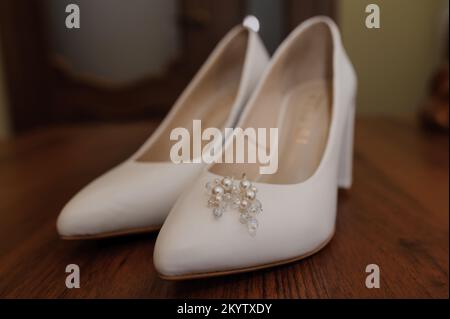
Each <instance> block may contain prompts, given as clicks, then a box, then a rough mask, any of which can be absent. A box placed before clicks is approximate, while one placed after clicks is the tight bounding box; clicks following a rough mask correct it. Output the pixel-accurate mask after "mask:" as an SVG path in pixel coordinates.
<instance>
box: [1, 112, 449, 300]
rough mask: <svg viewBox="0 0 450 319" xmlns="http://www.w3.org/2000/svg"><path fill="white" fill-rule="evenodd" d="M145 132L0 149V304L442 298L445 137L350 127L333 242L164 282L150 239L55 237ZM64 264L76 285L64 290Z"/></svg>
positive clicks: (50, 133)
mask: <svg viewBox="0 0 450 319" xmlns="http://www.w3.org/2000/svg"><path fill="white" fill-rule="evenodd" d="M154 127H155V124H154V123H153V124H152V123H150V124H149V123H139V124H127V125H97V126H85V127H70V128H69V127H68V128H52V129H49V130H43V131H39V132H36V133H33V134H30V135H27V136H23V137H21V138H18V139H17V140H15V141H11V142H6V143H5V142H3V143H2V142H0V297H8V298H17V297H19V298H34V297H39V298H79V297H81V298H86V297H89V298H97V297H104V298H110V297H113V298H116V297H123V298H132V297H135V298H166V297H180V298H191V297H192V298H367V297H368V298H384V297H414V298H422V297H423V298H444V297H445V298H448V296H449V295H448V289H449V284H448V266H449V264H448V258H449V255H448V254H449V250H448V248H449V246H448V243H449V233H448V226H449V219H448V218H449V217H448V216H449V215H448V214H449V199H448V191H449V189H448V188H449V180H448V160H449V158H448V155H449V153H448V137H447V135H439V134H436V133H424V132H422V131H420V130H419V129H418V128H417V127H416V126H415V125H414V124H413V122H412V121H404V120H394V119H387V118H372V119H359V120H358V121H357V130H356V141H355V143H356V149H355V163H354V187H353V189H352V190H351V191H350V192H347V193H341V194H340V197H339V207H338V219H337V231H336V235H335V237H334V239H333V240H332V241H331V243H330V244H329V245H328V246H327V247H325V249H323V250H322V251H320V252H319V253H317V254H316V255H314V256H312V257H310V258H307V259H305V260H303V261H300V262H296V263H293V264H290V265H285V266H280V267H276V268H272V269H268V270H263V271H257V272H253V273H248V274H240V275H235V276H228V277H221V278H211V279H202V280H193V281H185V282H169V281H164V280H162V279H160V278H158V276H157V275H156V273H155V269H154V266H153V263H152V253H153V246H154V243H155V238H156V235H157V234H148V235H139V236H134V237H127V238H116V239H108V240H97V241H62V240H60V239H59V238H58V236H57V234H56V230H55V220H56V217H57V215H58V213H59V211H60V209H61V208H62V207H63V205H64V204H65V203H66V202H67V201H68V200H69V199H70V198H71V196H72V195H74V194H75V192H77V191H78V190H79V189H80V188H81V187H83V186H84V185H85V184H86V183H88V182H89V181H90V180H92V179H93V178H94V177H96V176H98V175H99V174H101V173H103V172H105V171H106V170H107V169H109V168H111V167H113V166H114V165H116V164H118V163H119V162H121V161H122V160H124V159H125V158H126V157H127V156H128V155H130V154H131V153H132V152H133V151H134V150H135V149H136V148H137V147H138V146H139V145H140V144H141V143H142V142H143V141H144V140H145V138H146V136H147V135H149V133H151V131H152V130H153V128H154ZM293 244H295V243H293ZM72 263H74V264H78V265H79V266H80V268H81V288H80V289H71V290H69V289H67V288H66V287H65V278H66V273H65V267H66V265H67V264H72ZM368 264H377V265H379V267H380V269H381V288H380V289H367V288H366V287H365V278H366V275H367V274H366V273H365V268H366V265H368Z"/></svg>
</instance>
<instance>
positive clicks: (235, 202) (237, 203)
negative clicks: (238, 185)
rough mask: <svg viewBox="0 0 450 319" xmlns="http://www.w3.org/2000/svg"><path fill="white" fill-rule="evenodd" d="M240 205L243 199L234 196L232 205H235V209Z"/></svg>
mask: <svg viewBox="0 0 450 319" xmlns="http://www.w3.org/2000/svg"><path fill="white" fill-rule="evenodd" d="M240 205H241V200H240V199H239V198H234V199H233V201H232V203H231V207H233V208H234V209H237V208H239V206H240Z"/></svg>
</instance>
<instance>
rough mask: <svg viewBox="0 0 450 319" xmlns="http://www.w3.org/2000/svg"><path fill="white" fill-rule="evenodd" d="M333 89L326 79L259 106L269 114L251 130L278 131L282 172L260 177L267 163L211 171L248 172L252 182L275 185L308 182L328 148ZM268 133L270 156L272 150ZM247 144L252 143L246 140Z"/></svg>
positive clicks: (224, 173) (218, 167)
mask: <svg viewBox="0 0 450 319" xmlns="http://www.w3.org/2000/svg"><path fill="white" fill-rule="evenodd" d="M330 87H331V85H330V83H329V81H326V80H314V81H308V82H304V83H302V84H300V85H297V86H294V87H292V88H290V90H289V91H287V93H286V94H284V95H277V96H275V95H273V96H272V97H270V96H268V97H267V98H266V99H265V100H266V101H267V102H268V103H271V104H272V105H271V106H267V107H264V106H262V107H261V108H260V107H259V106H256V107H257V108H260V109H263V110H265V111H266V113H265V114H259V115H258V116H257V119H256V121H252V123H251V127H255V128H257V127H265V128H270V127H276V128H278V170H277V172H276V173H275V174H270V175H268V174H260V172H259V168H260V167H261V165H264V166H265V165H267V164H262V163H259V162H258V161H257V163H255V164H247V163H245V164H217V165H214V166H213V167H211V169H210V171H211V172H212V173H215V174H218V175H222V176H234V177H236V178H240V177H241V175H242V174H243V173H246V175H247V177H248V178H249V179H250V180H252V181H257V182H264V183H271V184H293V183H299V182H302V181H304V180H306V179H308V178H309V177H310V176H311V175H313V174H314V172H315V170H316V169H317V167H318V166H319V164H320V160H321V158H322V155H323V152H324V150H325V146H326V141H327V137H328V130H329V124H330V115H331V114H330V113H331V105H330V104H331V93H330ZM268 111H270V113H269V112H268ZM258 122H259V123H258ZM268 134H269V132H267V134H266V135H267V139H266V145H267V154H268V152H269V150H270V149H269V143H268V140H269V138H268ZM246 142H249V143H251V142H252V141H249V140H248V139H246ZM245 145H246V146H247V145H248V144H247V143H245ZM246 152H247V150H246Z"/></svg>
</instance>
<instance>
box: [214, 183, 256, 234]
mask: <svg viewBox="0 0 450 319" xmlns="http://www.w3.org/2000/svg"><path fill="white" fill-rule="evenodd" d="M206 190H207V192H208V195H209V199H208V207H209V208H212V213H213V215H214V217H215V218H220V217H221V216H222V215H223V214H224V212H225V211H226V210H227V209H228V208H231V209H234V210H237V211H238V212H239V213H240V216H239V221H240V222H241V224H244V225H246V226H247V230H248V232H249V234H250V235H252V236H255V235H256V231H257V229H258V226H259V222H258V219H257V218H256V217H257V215H259V214H260V213H261V212H262V204H261V202H260V201H259V200H258V199H257V198H256V194H257V193H258V189H257V188H256V187H255V186H254V185H252V183H251V182H250V181H249V180H248V179H247V177H246V175H245V174H243V175H242V179H241V180H240V181H235V179H234V178H233V177H223V178H222V179H220V178H216V179H215V180H214V181H212V182H208V183H206Z"/></svg>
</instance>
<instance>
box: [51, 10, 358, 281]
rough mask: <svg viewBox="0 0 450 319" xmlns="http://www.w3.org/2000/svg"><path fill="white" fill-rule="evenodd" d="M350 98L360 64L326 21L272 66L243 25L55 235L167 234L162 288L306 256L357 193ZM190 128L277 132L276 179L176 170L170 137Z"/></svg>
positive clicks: (230, 167) (286, 46)
mask: <svg viewBox="0 0 450 319" xmlns="http://www.w3.org/2000/svg"><path fill="white" fill-rule="evenodd" d="M355 93H356V77H355V73H354V70H353V67H352V65H351V63H350V61H349V59H348V57H347V55H346V53H345V51H344V48H343V46H342V43H341V38H340V35H339V30H338V28H337V26H336V25H335V24H334V22H333V21H332V20H330V19H329V18H327V17H315V18H312V19H309V20H308V21H306V22H304V23H303V24H301V25H300V26H299V27H298V28H297V29H296V30H294V31H293V32H292V33H291V34H290V35H289V37H288V38H287V39H286V40H285V41H284V42H283V44H282V45H281V46H280V47H279V49H278V50H277V52H276V53H275V55H274V56H273V58H272V59H271V60H270V61H269V57H268V54H267V52H266V50H265V48H264V46H263V44H262V42H261V40H260V38H259V36H258V34H257V33H255V32H253V31H252V30H250V29H249V28H246V27H243V26H237V27H235V28H234V29H232V30H231V31H230V32H229V33H228V34H227V35H226V36H225V38H224V39H223V40H222V41H221V42H220V43H219V44H218V46H217V47H216V49H215V50H214V51H213V53H212V54H211V56H210V57H209V58H208V60H207V61H206V63H205V64H204V65H203V66H202V68H201V69H200V71H199V72H198V74H197V75H196V76H195V78H194V79H193V80H192V82H191V83H190V85H189V86H188V87H187V89H186V90H185V91H184V93H183V94H182V95H181V97H180V98H179V99H178V101H177V102H176V104H175V106H174V107H173V108H172V110H171V111H170V113H169V114H168V116H167V117H166V118H165V120H164V121H163V122H162V124H161V125H160V126H159V128H158V129H157V130H156V132H155V133H154V134H153V135H152V136H151V137H150V138H149V139H148V140H147V142H146V143H145V144H144V145H143V146H142V147H141V148H140V149H139V150H138V151H137V152H136V153H135V154H134V155H133V156H132V157H131V158H130V159H128V160H127V161H125V162H124V163H122V164H120V165H119V166H117V167H116V168H114V169H112V170H111V171H109V172H108V173H106V174H104V175H103V176H101V177H99V178H98V179H96V180H94V181H93V182H92V183H91V184H89V185H88V186H86V187H85V188H84V189H83V190H82V191H80V192H79V193H78V194H77V195H76V196H75V197H74V198H73V199H72V200H71V201H70V202H69V203H68V204H67V205H66V206H65V207H64V209H63V211H62V213H61V214H60V216H59V218H58V222H57V227H58V232H59V234H60V235H61V236H62V237H63V238H66V239H82V238H100V237H107V236H116V235H122V234H129V233H138V232H144V231H153V230H158V229H159V228H161V230H160V232H159V235H158V238H157V240H156V244H155V250H154V263H155V266H156V269H157V271H158V272H159V274H160V275H161V276H162V277H163V278H167V279H186V278H195V277H206V276H213V275H221V274H229V273H237V272H243V271H249V270H254V269H259V268H265V267H269V266H273V265H278V264H283V263H287V262H291V261H294V260H298V259H301V258H304V257H306V256H309V255H311V254H313V253H314V252H316V251H318V250H319V249H321V248H322V247H324V245H326V244H327V243H328V241H329V240H330V239H331V237H332V236H333V233H334V228H335V218H336V202H337V190H338V187H343V188H349V187H350V185H351V172H352V147H353V119H354V99H355ZM193 119H200V120H202V126H203V127H205V128H206V127H217V128H224V127H241V128H249V127H251V128H273V127H275V128H278V132H279V164H278V170H277V172H276V173H275V174H271V175H261V174H259V171H258V169H257V168H258V166H257V164H218V163H216V164H210V165H207V164H175V163H173V162H172V161H171V160H170V157H169V153H170V148H171V146H172V145H173V143H174V142H173V141H170V139H169V136H170V132H171V130H172V129H173V128H175V127H186V128H191V127H192V121H193ZM227 140H228V139H226V140H225V145H227ZM225 147H226V146H225ZM242 173H246V177H245V178H244V179H243V180H241V175H242ZM232 176H234V178H238V179H237V180H233V178H232ZM208 182H209V184H208ZM205 184H208V189H207V190H205ZM261 208H262V209H263V212H261V210H262V209H261ZM161 226H162V227H161ZM250 235H253V236H250Z"/></svg>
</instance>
